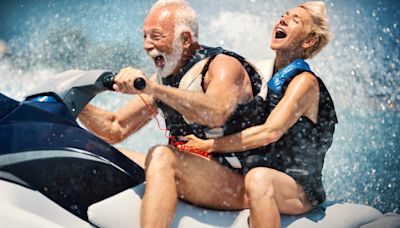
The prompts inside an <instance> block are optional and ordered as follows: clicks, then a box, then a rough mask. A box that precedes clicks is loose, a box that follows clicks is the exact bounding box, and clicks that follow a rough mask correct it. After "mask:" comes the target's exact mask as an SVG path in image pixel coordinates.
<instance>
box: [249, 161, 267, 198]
mask: <svg viewBox="0 0 400 228" xmlns="http://www.w3.org/2000/svg"><path fill="white" fill-rule="evenodd" d="M244 181H245V188H246V194H247V195H248V197H249V198H259V197H265V196H266V197H270V198H272V197H274V181H273V172H272V171H271V170H270V169H268V168H262V167H260V168H254V169H251V170H250V171H249V172H248V173H247V175H246V176H245V180H244Z"/></svg>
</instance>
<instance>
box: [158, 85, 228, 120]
mask: <svg viewBox="0 0 400 228" xmlns="http://www.w3.org/2000/svg"><path fill="white" fill-rule="evenodd" d="M152 94H153V96H154V97H156V98H158V99H160V100H161V101H163V102H164V103H166V104H168V105H169V106H171V107H172V108H174V109H175V110H177V111H178V112H179V113H181V114H182V115H183V116H184V117H185V118H186V119H188V120H189V121H193V122H196V123H198V124H202V125H206V126H209V127H219V126H221V125H223V124H224V122H225V121H226V119H227V118H228V117H229V116H230V114H231V113H232V112H233V110H234V108H235V107H231V106H233V105H230V104H224V103H222V102H221V101H219V100H218V99H216V98H215V97H213V96H210V95H207V94H202V93H198V92H192V91H183V90H179V89H176V88H172V87H166V86H160V85H158V84H157V85H154V86H153V87H152Z"/></svg>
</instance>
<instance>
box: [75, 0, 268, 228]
mask: <svg viewBox="0 0 400 228" xmlns="http://www.w3.org/2000/svg"><path fill="white" fill-rule="evenodd" d="M143 34H144V49H145V51H146V52H147V53H148V55H149V56H150V57H151V59H152V60H153V62H154V65H155V67H156V70H157V73H156V74H155V75H154V76H153V77H151V79H147V78H146V77H145V75H144V74H143V72H141V71H140V70H137V69H133V68H125V69H122V70H121V71H120V72H119V74H118V75H117V76H116V78H115V84H114V89H115V90H116V91H119V92H123V93H130V94H138V93H141V96H142V98H143V100H144V101H145V102H143V101H142V100H141V99H138V98H136V99H134V100H132V101H131V102H130V103H128V104H127V105H126V106H125V107H123V108H122V109H120V110H119V111H118V112H116V113H112V112H107V111H104V110H101V109H99V108H97V107H94V106H92V105H88V106H87V107H86V108H85V109H84V111H83V112H82V113H81V115H80V120H81V121H82V123H83V124H85V125H86V126H87V127H88V129H90V130H92V131H93V132H94V133H96V134H97V135H99V136H100V137H102V138H104V139H105V140H107V141H109V142H111V143H117V142H119V141H121V140H123V139H125V138H126V137H128V136H129V135H130V134H132V133H133V132H134V131H136V130H137V129H139V128H140V127H142V126H143V125H144V124H145V123H147V122H148V121H149V119H150V117H151V114H152V113H151V110H149V106H150V107H151V108H153V109H155V108H156V107H158V108H160V109H161V110H162V112H163V116H164V118H165V121H166V126H167V128H168V130H169V131H170V135H171V140H170V144H171V145H169V146H157V147H154V148H152V149H151V150H150V151H149V153H148V155H147V159H146V165H145V167H146V190H145V195H144V198H143V204H142V215H141V224H142V226H143V227H168V225H169V224H171V222H172V219H173V217H174V213H175V208H176V204H177V200H178V197H179V198H181V199H183V200H186V201H189V202H191V203H194V204H197V205H200V206H205V207H209V208H214V209H226V210H232V209H239V208H243V205H244V203H243V202H244V200H245V199H244V197H243V196H244V194H243V191H244V189H243V188H242V187H238V186H243V184H241V183H242V182H243V177H242V176H241V175H239V174H237V173H236V172H234V169H235V168H237V165H238V163H237V158H236V157H229V155H228V156H225V155H224V156H219V157H216V158H213V159H204V158H201V157H199V156H195V155H193V154H191V153H190V152H191V151H186V152H187V153H185V152H182V151H178V150H177V149H176V148H175V147H174V146H173V145H176V141H177V140H179V136H184V135H189V134H194V135H196V136H198V137H200V138H204V139H205V138H212V137H220V136H223V135H226V134H231V133H234V132H237V131H240V130H242V129H244V128H246V127H249V126H253V125H255V124H260V123H262V122H264V121H265V114H264V109H263V108H262V105H260V104H262V103H263V102H262V99H260V98H259V97H257V98H255V95H257V94H258V93H259V92H260V89H261V88H260V87H261V78H260V76H259V74H258V73H257V72H256V70H255V68H254V67H252V66H251V65H250V64H249V63H248V62H247V61H246V60H245V59H244V58H243V57H241V56H239V55H237V54H235V53H233V52H229V51H226V50H224V49H222V48H209V47H206V46H202V45H200V44H199V43H198V24H197V18H196V13H195V12H194V10H193V9H192V8H191V7H190V6H188V5H187V3H186V2H185V1H179V0H169V1H168V0H164V1H163V0H161V1H158V2H157V3H155V5H154V6H153V7H152V9H151V10H150V12H149V14H148V16H147V18H146V20H145V22H144V28H143ZM138 77H140V78H143V79H144V80H145V82H146V86H145V87H144V89H143V90H141V91H138V90H136V89H135V88H134V87H133V86H132V85H133V82H134V80H135V79H136V78H138ZM147 105H149V106H147ZM125 154H127V155H128V156H130V157H131V158H132V159H133V160H135V161H138V159H140V158H138V157H136V156H135V155H134V154H133V153H125ZM235 159H236V160H235ZM139 163H140V161H139ZM239 165H240V164H239ZM226 179H229V180H230V181H225V180H226ZM239 183H240V184H239ZM227 202H229V203H227Z"/></svg>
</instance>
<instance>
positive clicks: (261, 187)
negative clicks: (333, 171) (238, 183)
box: [245, 167, 312, 227]
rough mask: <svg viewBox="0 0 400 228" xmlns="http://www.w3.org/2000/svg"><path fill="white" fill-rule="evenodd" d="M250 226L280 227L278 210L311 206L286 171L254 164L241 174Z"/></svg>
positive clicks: (303, 210) (284, 211)
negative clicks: (245, 173)
mask: <svg viewBox="0 0 400 228" xmlns="http://www.w3.org/2000/svg"><path fill="white" fill-rule="evenodd" d="M245 186H246V193H247V197H248V199H249V204H250V224H251V227H281V224H280V213H282V214H289V215H296V214H303V213H306V212H308V211H309V210H311V209H312V206H311V204H310V203H309V202H308V201H307V200H306V196H305V193H304V190H303V188H302V187H301V186H299V185H298V184H297V183H296V181H295V180H294V179H293V178H292V177H290V176H289V175H287V174H285V173H282V172H279V171H277V170H274V169H270V168H264V167H259V168H254V169H252V170H250V172H249V173H248V174H247V175H246V177H245Z"/></svg>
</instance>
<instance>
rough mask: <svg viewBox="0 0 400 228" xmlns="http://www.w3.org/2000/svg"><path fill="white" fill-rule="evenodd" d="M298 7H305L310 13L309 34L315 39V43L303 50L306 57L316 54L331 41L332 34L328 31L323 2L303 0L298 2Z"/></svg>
mask: <svg viewBox="0 0 400 228" xmlns="http://www.w3.org/2000/svg"><path fill="white" fill-rule="evenodd" d="M299 7H301V8H303V9H305V10H306V11H307V12H308V13H309V14H310V15H311V18H312V22H313V25H312V26H311V31H310V33H309V34H310V36H313V37H315V39H316V41H315V44H314V45H313V46H312V47H310V48H307V49H306V50H305V52H304V57H305V58H306V59H308V58H312V57H314V56H315V55H316V54H318V53H319V52H320V51H321V50H322V48H324V47H325V46H326V45H327V44H328V43H329V41H331V37H332V35H331V33H330V31H329V25H328V16H327V13H326V6H325V3H324V2H321V1H315V2H305V3H302V4H300V5H299Z"/></svg>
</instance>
